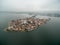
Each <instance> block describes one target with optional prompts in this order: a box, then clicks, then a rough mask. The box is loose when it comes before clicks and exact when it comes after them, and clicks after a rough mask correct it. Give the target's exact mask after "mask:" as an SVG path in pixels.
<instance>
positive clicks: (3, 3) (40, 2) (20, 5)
mask: <svg viewBox="0 0 60 45" xmlns="http://www.w3.org/2000/svg"><path fill="white" fill-rule="evenodd" d="M45 10H46V11H50V10H51V11H52V10H60V0H0V11H45Z"/></svg>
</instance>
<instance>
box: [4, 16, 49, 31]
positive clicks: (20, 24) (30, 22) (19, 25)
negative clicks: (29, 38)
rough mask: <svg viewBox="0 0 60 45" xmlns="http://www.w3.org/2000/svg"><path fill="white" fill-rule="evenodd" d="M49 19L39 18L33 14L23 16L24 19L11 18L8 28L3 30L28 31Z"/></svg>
mask: <svg viewBox="0 0 60 45" xmlns="http://www.w3.org/2000/svg"><path fill="white" fill-rule="evenodd" d="M49 20H50V18H49V19H39V18H35V17H34V16H32V17H29V18H25V19H17V20H12V21H10V22H9V24H8V28H6V29H5V31H16V32H28V31H32V30H35V29H37V28H38V27H39V26H40V25H43V24H46V22H47V21H49Z"/></svg>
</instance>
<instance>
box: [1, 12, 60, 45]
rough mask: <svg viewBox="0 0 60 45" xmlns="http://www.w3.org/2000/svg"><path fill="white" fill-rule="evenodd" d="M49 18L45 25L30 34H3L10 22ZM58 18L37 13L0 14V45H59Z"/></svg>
mask: <svg viewBox="0 0 60 45" xmlns="http://www.w3.org/2000/svg"><path fill="white" fill-rule="evenodd" d="M33 15H36V18H51V20H50V21H48V22H47V23H46V24H44V25H41V26H40V27H39V28H38V29H36V30H34V31H31V32H5V31H4V29H5V28H6V27H8V23H9V22H10V21H11V20H16V19H20V18H27V17H31V16H33ZM59 44H60V17H54V16H48V15H41V14H37V13H35V14H34V13H0V45H59Z"/></svg>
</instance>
